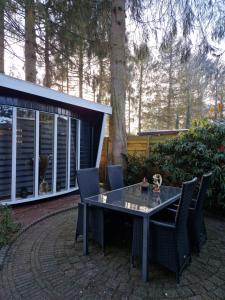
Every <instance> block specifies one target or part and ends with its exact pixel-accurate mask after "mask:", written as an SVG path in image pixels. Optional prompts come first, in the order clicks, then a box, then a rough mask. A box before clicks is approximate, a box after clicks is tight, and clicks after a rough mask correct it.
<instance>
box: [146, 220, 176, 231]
mask: <svg viewBox="0 0 225 300" xmlns="http://www.w3.org/2000/svg"><path fill="white" fill-rule="evenodd" d="M150 224H153V225H156V226H161V227H164V228H170V229H175V228H176V226H175V224H172V223H166V222H160V221H154V220H150Z"/></svg>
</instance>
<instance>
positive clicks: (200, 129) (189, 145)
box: [147, 120, 225, 211]
mask: <svg viewBox="0 0 225 300" xmlns="http://www.w3.org/2000/svg"><path fill="white" fill-rule="evenodd" d="M147 164H148V166H149V168H151V167H152V168H156V169H157V170H158V172H160V173H161V174H162V175H163V179H164V180H163V181H164V184H173V185H181V183H182V182H183V181H185V180H190V179H191V178H193V176H197V177H198V179H199V180H200V178H201V176H202V175H203V174H204V173H207V172H210V171H212V173H213V175H212V180H211V186H210V188H209V191H208V197H207V201H206V203H205V204H206V207H207V208H209V209H215V210H220V209H222V210H224V211H225V127H223V126H218V125H215V124H212V123H209V122H207V121H205V120H203V121H196V122H195V123H194V124H193V126H192V128H191V129H190V130H189V131H188V132H187V133H183V134H181V135H180V136H178V137H177V138H175V139H173V140H170V141H167V142H165V143H163V144H158V145H156V146H155V147H154V149H153V152H152V153H151V155H150V158H149V160H148V162H147Z"/></svg>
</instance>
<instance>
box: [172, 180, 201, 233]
mask: <svg viewBox="0 0 225 300" xmlns="http://www.w3.org/2000/svg"><path fill="white" fill-rule="evenodd" d="M196 182H197V178H196V177H195V178H193V179H192V180H190V181H186V182H183V185H182V191H181V197H180V203H179V206H178V209H177V215H176V226H177V227H180V228H181V229H182V227H186V225H187V221H188V209H189V207H190V204H191V200H192V196H193V192H194V187H195V184H196Z"/></svg>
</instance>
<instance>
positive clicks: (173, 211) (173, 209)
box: [166, 207, 177, 214]
mask: <svg viewBox="0 0 225 300" xmlns="http://www.w3.org/2000/svg"><path fill="white" fill-rule="evenodd" d="M166 210H168V211H169V212H171V213H174V214H175V213H176V212H177V210H176V209H175V208H171V207H168V208H166Z"/></svg>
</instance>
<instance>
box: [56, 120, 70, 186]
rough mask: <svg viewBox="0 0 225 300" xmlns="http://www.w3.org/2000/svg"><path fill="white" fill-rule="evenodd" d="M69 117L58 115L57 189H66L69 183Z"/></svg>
mask: <svg viewBox="0 0 225 300" xmlns="http://www.w3.org/2000/svg"><path fill="white" fill-rule="evenodd" d="M67 123H68V122H67V118H66V117H61V116H60V117H58V121H57V128H58V131H57V180H56V191H57V192H58V191H61V190H64V189H66V187H67V186H66V184H67Z"/></svg>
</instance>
